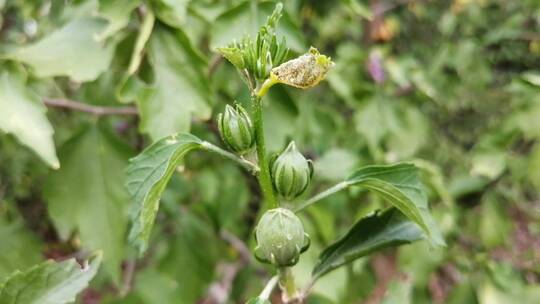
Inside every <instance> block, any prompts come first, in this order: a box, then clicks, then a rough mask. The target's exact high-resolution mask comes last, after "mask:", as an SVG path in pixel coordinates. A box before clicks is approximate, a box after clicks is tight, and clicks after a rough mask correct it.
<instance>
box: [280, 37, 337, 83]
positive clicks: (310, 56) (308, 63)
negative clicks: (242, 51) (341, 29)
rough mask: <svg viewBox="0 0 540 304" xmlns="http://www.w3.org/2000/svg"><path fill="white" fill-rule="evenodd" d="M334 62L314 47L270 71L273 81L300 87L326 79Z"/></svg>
mask: <svg viewBox="0 0 540 304" xmlns="http://www.w3.org/2000/svg"><path fill="white" fill-rule="evenodd" d="M332 66H334V62H332V60H331V59H330V57H327V56H325V55H321V54H320V53H319V51H318V50H317V49H316V48H314V47H312V48H310V49H309V52H307V53H306V54H304V55H302V56H300V57H298V58H295V59H292V60H289V61H287V62H285V63H283V64H281V65H280V66H278V67H276V68H274V69H272V71H271V72H270V81H271V82H272V83H283V84H287V85H290V86H293V87H297V88H300V89H308V88H311V87H314V86H316V85H317V84H318V83H319V82H320V81H321V80H323V79H324V77H325V76H326V73H327V72H328V70H329V69H330V68H331V67H332Z"/></svg>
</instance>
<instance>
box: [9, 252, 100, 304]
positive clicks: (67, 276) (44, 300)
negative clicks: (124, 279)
mask: <svg viewBox="0 0 540 304" xmlns="http://www.w3.org/2000/svg"><path fill="white" fill-rule="evenodd" d="M100 263H101V255H100V254H98V255H97V256H96V257H94V258H92V260H91V261H90V263H89V264H87V265H86V264H85V266H83V267H82V268H81V266H80V265H79V264H78V263H77V261H75V259H70V260H67V261H64V262H60V263H55V262H53V261H47V262H44V263H42V264H39V265H36V266H34V267H32V268H30V269H28V270H25V271H23V272H19V271H18V272H15V273H13V274H12V275H11V276H10V277H9V278H8V279H7V280H6V281H5V282H4V283H3V284H2V285H1V286H0V304H8V303H9V304H63V303H71V302H74V301H75V297H76V295H77V294H78V293H79V292H81V291H82V290H83V289H84V288H86V286H88V282H90V280H92V278H93V277H94V276H95V275H96V273H97V270H98V268H99V264H100Z"/></svg>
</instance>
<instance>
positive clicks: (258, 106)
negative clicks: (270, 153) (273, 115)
mask: <svg viewBox="0 0 540 304" xmlns="http://www.w3.org/2000/svg"><path fill="white" fill-rule="evenodd" d="M252 104H253V120H254V128H255V144H256V145H257V158H258V162H259V169H260V172H259V174H258V179H259V185H260V186H261V189H262V192H263V195H264V198H265V201H266V203H265V206H264V207H263V208H261V211H263V210H266V209H268V208H266V207H273V208H276V207H278V202H277V200H276V196H275V194H274V189H273V188H272V181H271V179H270V168H269V166H268V160H267V159H266V145H265V143H264V130H263V126H264V124H263V117H262V99H261V97H259V96H252Z"/></svg>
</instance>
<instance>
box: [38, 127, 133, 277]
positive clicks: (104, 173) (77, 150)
mask: <svg viewBox="0 0 540 304" xmlns="http://www.w3.org/2000/svg"><path fill="white" fill-rule="evenodd" d="M129 155H130V153H129V152H126V150H125V149H123V147H120V145H118V144H117V143H116V142H115V141H114V139H113V138H112V137H111V135H109V134H108V132H107V130H105V128H104V127H103V126H100V127H98V126H92V127H89V128H86V129H85V130H83V131H82V133H80V134H79V135H78V136H76V137H75V138H74V139H72V140H71V141H69V142H68V143H67V144H66V145H65V146H64V147H63V148H62V150H61V152H60V159H62V163H63V164H64V165H63V166H62V169H60V170H58V171H57V172H53V173H52V174H51V175H50V176H49V178H48V180H47V183H46V185H45V189H44V196H45V198H46V199H47V203H48V205H47V206H48V212H49V214H50V216H51V218H52V220H53V223H54V225H55V226H56V228H57V230H58V232H59V234H60V237H61V238H62V239H64V240H66V239H68V238H69V237H70V235H71V234H72V233H73V231H78V233H79V237H80V240H81V243H82V246H83V247H84V248H89V249H92V250H98V249H99V250H103V252H104V266H105V270H106V271H107V272H108V274H109V275H110V276H111V277H112V278H113V280H115V281H116V282H119V279H120V263H121V262H122V259H123V257H124V252H125V249H126V248H125V247H126V245H125V233H126V230H127V224H128V214H127V204H128V198H129V196H128V193H127V191H126V190H125V188H124V186H123V183H124V181H125V175H124V170H125V168H126V166H127V160H128V158H129Z"/></svg>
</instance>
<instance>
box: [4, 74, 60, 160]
mask: <svg viewBox="0 0 540 304" xmlns="http://www.w3.org/2000/svg"><path fill="white" fill-rule="evenodd" d="M0 73H1V74H0V109H1V110H0V130H2V131H4V132H6V133H12V134H13V135H14V136H15V137H16V138H17V139H18V140H19V141H20V142H21V143H22V144H24V145H25V146H28V147H30V148H31V149H32V150H34V152H36V153H37V154H38V155H39V156H40V157H41V158H42V159H43V160H44V161H45V162H46V163H47V164H48V165H49V166H51V167H52V168H55V169H57V168H59V167H60V162H59V161H58V158H57V157H56V149H55V147H54V141H53V137H52V136H53V133H54V130H53V128H52V126H51V124H50V123H49V121H48V120H47V117H46V116H45V111H46V108H45V106H44V105H43V104H42V103H41V101H40V99H39V97H38V96H36V95H35V94H34V93H33V92H32V91H30V89H28V88H26V87H25V85H26V83H25V81H24V77H22V75H20V74H19V73H17V72H15V71H7V70H6V71H3V72H0Z"/></svg>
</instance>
